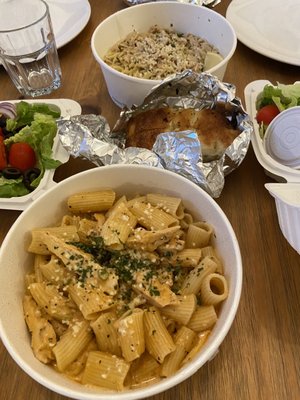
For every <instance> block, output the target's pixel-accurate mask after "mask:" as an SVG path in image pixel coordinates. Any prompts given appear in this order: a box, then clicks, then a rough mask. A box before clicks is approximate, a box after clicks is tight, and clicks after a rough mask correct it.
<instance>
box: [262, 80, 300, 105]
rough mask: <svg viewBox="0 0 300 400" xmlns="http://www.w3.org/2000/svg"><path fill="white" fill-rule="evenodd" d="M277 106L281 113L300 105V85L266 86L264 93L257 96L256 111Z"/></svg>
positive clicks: (279, 84)
mask: <svg viewBox="0 0 300 400" xmlns="http://www.w3.org/2000/svg"><path fill="white" fill-rule="evenodd" d="M268 104H275V105H276V106H277V107H278V109H279V110H280V111H283V110H286V109H287V108H291V107H295V106H299V105H300V83H294V84H293V85H284V84H281V83H278V84H277V86H272V85H265V87H264V88H263V91H262V92H261V93H260V94H259V95H258V96H257V100H256V109H257V110H259V109H260V108H262V107H264V106H266V105H268Z"/></svg>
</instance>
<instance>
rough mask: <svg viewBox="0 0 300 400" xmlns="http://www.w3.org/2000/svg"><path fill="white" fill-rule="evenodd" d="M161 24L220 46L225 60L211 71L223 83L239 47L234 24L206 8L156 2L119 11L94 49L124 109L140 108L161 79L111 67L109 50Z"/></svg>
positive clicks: (95, 38) (100, 31)
mask: <svg viewBox="0 0 300 400" xmlns="http://www.w3.org/2000/svg"><path fill="white" fill-rule="evenodd" d="M153 25H158V26H159V27H161V28H170V27H171V26H172V28H173V29H174V30H175V31H178V32H181V33H192V34H194V35H197V36H200V37H202V38H203V39H206V40H207V41H208V42H209V43H210V44H212V45H214V46H215V47H217V49H218V50H219V51H220V53H221V54H222V56H223V60H222V61H221V62H220V63H219V64H217V65H216V66H214V67H212V68H211V69H209V70H207V71H206V72H209V73H211V74H213V75H215V76H217V77H218V78H219V79H220V80H223V76H224V74H225V71H226V67H227V64H228V61H229V60H230V58H231V57H232V55H233V53H234V51H235V48H236V44H237V38H236V34H235V32H234V30H233V28H232V26H231V25H230V23H229V22H228V21H227V20H226V19H225V18H224V17H223V16H222V15H220V14H218V13H217V12H215V11H213V10H210V9H208V8H206V7H200V6H197V5H192V4H186V3H179V2H168V1H165V2H157V3H155V2H152V3H145V4H140V5H137V6H133V7H130V8H126V9H124V10H122V11H119V12H117V13H115V14H113V15H111V16H109V17H108V18H106V19H105V20H104V21H103V22H101V23H100V24H99V25H98V27H97V28H96V30H95V31H94V33H93V35H92V40H91V47H92V52H93V55H94V57H95V59H96V61H97V62H98V63H99V64H100V67H101V70H102V73H103V76H104V79H105V82H106V85H107V89H108V92H109V94H110V96H111V98H112V100H113V101H114V102H115V103H116V104H117V105H118V106H120V107H123V106H124V105H126V106H128V107H131V106H132V105H133V104H136V105H140V104H141V103H142V102H143V100H144V98H145V97H146V95H147V94H148V93H149V91H150V90H151V89H152V88H153V87H154V86H156V85H157V84H159V82H160V81H159V80H150V79H141V78H135V77H132V76H129V75H125V74H123V73H120V72H118V71H116V70H115V69H113V68H111V67H110V66H109V65H107V64H106V63H105V62H104V61H103V57H104V56H105V54H106V53H107V51H108V50H109V49H110V48H111V47H112V46H113V45H114V44H115V43H117V42H118V41H120V40H122V39H124V38H125V37H126V36H127V35H128V34H129V33H130V32H132V31H133V30H136V31H138V32H147V31H148V29H149V28H150V27H151V26H153Z"/></svg>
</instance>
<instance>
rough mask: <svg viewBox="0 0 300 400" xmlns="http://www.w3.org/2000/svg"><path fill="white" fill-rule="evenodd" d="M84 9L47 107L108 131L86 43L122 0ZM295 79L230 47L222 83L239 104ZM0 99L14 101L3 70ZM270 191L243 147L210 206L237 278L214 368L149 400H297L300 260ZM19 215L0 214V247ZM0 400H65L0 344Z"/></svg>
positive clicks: (60, 175)
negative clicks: (234, 251) (232, 251)
mask: <svg viewBox="0 0 300 400" xmlns="http://www.w3.org/2000/svg"><path fill="white" fill-rule="evenodd" d="M229 3H230V1H229V0H223V1H222V2H221V3H220V4H219V5H217V6H216V7H215V11H217V12H220V13H221V14H223V15H225V12H226V9H227V7H228V4H229ZM90 4H91V9H92V14H91V19H90V21H89V23H88V25H87V26H86V27H85V29H84V30H83V31H82V32H81V33H80V34H79V35H78V36H77V37H76V38H75V39H74V40H73V41H71V42H70V43H69V44H67V45H66V46H64V47H63V48H61V49H60V50H59V57H60V61H61V67H62V73H63V78H62V87H61V88H60V89H59V90H57V91H56V92H54V93H53V94H52V95H50V96H49V97H50V98H70V99H74V100H76V101H78V102H79V103H80V104H81V106H82V108H83V113H91V112H92V113H102V114H103V115H104V116H105V117H106V118H107V120H108V121H109V123H110V124H111V125H113V123H114V121H115V120H116V119H117V117H118V115H119V109H118V108H117V107H116V106H115V105H114V103H113V102H112V101H111V99H110V97H109V95H108V93H107V90H106V86H105V83H104V81H103V77H102V74H101V72H100V68H99V67H98V64H97V63H96V61H95V60H94V58H93V56H92V52H91V48H90V39H91V36H92V33H93V31H94V29H95V27H96V26H97V25H98V23H99V22H100V21H101V20H103V19H104V18H106V17H107V16H109V15H110V14H112V13H114V12H116V11H118V10H120V9H122V8H125V7H126V6H125V4H124V3H123V2H122V0H91V1H90ZM70 7H71V5H70ZM299 78H300V68H298V67H295V66H290V65H286V64H284V63H280V62H276V61H273V60H270V59H268V58H266V57H264V56H262V55H259V54H257V53H255V52H254V51H252V50H250V49H249V48H247V47H245V46H244V45H242V44H241V43H238V46H237V50H236V52H235V55H234V57H233V58H232V60H231V61H230V64H229V66H228V69H227V72H226V75H225V77H224V81H226V82H231V83H233V84H235V85H236V88H237V95H238V96H239V97H240V98H241V99H242V101H244V95H243V92H244V87H245V86H246V85H247V84H248V83H249V82H251V81H253V80H256V79H268V80H270V81H272V82H273V83H276V82H277V81H279V82H281V83H293V82H294V81H296V80H299ZM0 98H1V99H2V100H9V99H18V98H20V94H19V93H18V91H17V90H16V89H15V88H14V86H13V85H12V83H11V81H10V80H9V78H8V76H7V75H6V73H5V71H4V69H3V68H0ZM90 167H91V165H90V164H89V163H88V162H86V161H80V160H70V161H69V162H68V163H67V164H66V165H63V166H61V167H60V168H59V169H58V170H57V172H56V175H55V177H56V180H57V181H60V180H62V179H64V178H66V177H67V176H69V175H72V174H74V173H77V172H79V171H81V170H84V169H86V168H90ZM271 181H272V179H271V178H269V177H268V176H266V175H265V173H264V171H263V169H262V167H261V166H260V164H259V163H258V161H257V160H256V158H255V155H254V153H253V150H252V148H251V147H250V149H249V151H248V154H247V156H246V158H245V160H244V161H243V163H242V165H241V166H240V167H239V168H238V169H237V170H236V171H234V172H233V173H232V174H230V175H229V176H228V177H227V178H226V184H225V188H224V190H223V192H222V194H221V196H220V198H219V199H217V202H218V203H219V205H220V206H221V207H222V209H223V210H224V212H225V213H226V215H227V217H228V219H229V220H230V222H231V224H232V226H233V228H234V230H235V232H236V235H237V238H238V241H239V244H240V249H241V254H242V258H243V268H244V279H243V291H242V296H241V301H240V307H239V309H238V312H237V316H236V319H235V321H234V323H233V325H232V328H231V330H230V332H229V334H228V335H227V337H226V338H225V341H224V342H223V344H222V345H221V347H220V349H219V353H218V354H217V356H216V357H215V358H214V359H213V360H211V361H210V362H208V363H207V364H206V365H204V366H203V367H202V368H201V369H200V370H199V371H198V372H197V373H196V374H195V375H194V376H192V377H191V378H190V379H188V380H186V381H185V382H183V383H182V384H180V385H178V386H177V387H175V388H173V389H170V390H168V391H167V392H165V393H161V394H159V395H156V396H154V397H151V400H171V399H172V400H174V399H176V400H196V399H197V400H198V399H201V400H212V399H213V400H260V399H261V400H277V399H278V400H297V399H300V312H299V311H300V256H299V255H298V254H297V253H296V251H294V250H293V248H292V247H291V246H290V245H289V244H288V243H287V241H286V240H285V238H284V237H283V235H282V233H281V231H280V228H279V225H278V220H277V214H276V209H275V203H274V201H273V198H271V196H270V195H269V194H268V192H267V190H266V189H265V188H264V184H265V183H266V182H271ZM19 214H20V212H18V211H7V210H0V221H1V222H0V242H2V240H3V239H4V237H5V235H6V233H7V232H8V230H9V228H10V226H11V225H12V224H13V222H14V221H15V220H16V218H17V217H18V215H19ZM0 279H1V277H0ZM0 399H1V400H40V399H41V400H42V399H43V400H63V399H65V397H63V396H60V395H58V394H55V393H53V392H51V391H49V390H48V389H46V388H44V387H42V386H40V385H39V384H38V383H36V382H35V381H33V380H32V379H31V378H30V377H28V376H27V375H26V374H25V373H24V372H23V371H22V370H21V369H20V368H19V367H18V366H17V365H16V364H15V363H14V361H13V360H12V358H11V357H10V355H9V354H8V353H7V351H6V350H5V348H4V346H3V345H2V344H1V342H0ZM108 399H109V396H108Z"/></svg>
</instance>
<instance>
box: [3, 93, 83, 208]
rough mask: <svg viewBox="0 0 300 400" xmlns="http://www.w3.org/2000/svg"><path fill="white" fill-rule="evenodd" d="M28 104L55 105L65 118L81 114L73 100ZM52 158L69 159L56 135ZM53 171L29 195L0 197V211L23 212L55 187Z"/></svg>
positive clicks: (12, 101)
mask: <svg viewBox="0 0 300 400" xmlns="http://www.w3.org/2000/svg"><path fill="white" fill-rule="evenodd" d="M7 101H9V102H11V103H17V102H18V101H19V100H7ZM26 102H28V103H47V104H55V105H57V106H58V107H59V108H60V110H61V116H62V117H66V116H68V115H79V114H81V106H80V104H79V103H77V102H76V101H74V100H70V99H58V100H53V99H51V100H50V99H49V100H48V99H46V100H26ZM53 158H55V159H56V160H59V161H61V162H62V163H65V162H67V161H68V159H69V154H68V153H67V151H66V150H65V149H64V148H63V146H62V145H61V143H60V140H59V137H58V135H56V138H55V140H54V144H53ZM54 172H55V170H54V169H48V170H46V171H45V174H44V176H43V179H42V180H41V182H40V184H39V186H38V187H37V188H36V189H35V190H34V191H33V192H31V193H29V194H27V195H25V196H20V197H10V198H1V197H0V209H5V210H25V208H27V207H28V206H29V205H30V204H31V203H32V202H33V201H34V200H35V199H36V198H38V197H39V196H40V195H41V194H42V193H44V192H45V191H46V190H47V189H49V188H50V187H51V186H53V185H55V182H54V181H53V175H54Z"/></svg>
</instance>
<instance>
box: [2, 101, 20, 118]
mask: <svg viewBox="0 0 300 400" xmlns="http://www.w3.org/2000/svg"><path fill="white" fill-rule="evenodd" d="M1 114H3V115H4V116H5V117H7V118H12V119H14V118H16V116H17V111H16V106H15V104H13V103H9V102H8V101H3V102H2V103H0V115H1Z"/></svg>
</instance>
